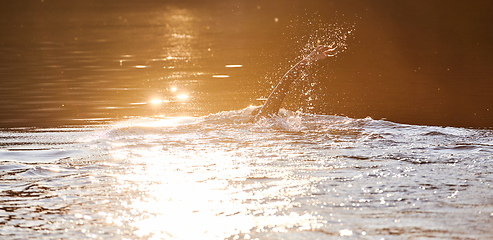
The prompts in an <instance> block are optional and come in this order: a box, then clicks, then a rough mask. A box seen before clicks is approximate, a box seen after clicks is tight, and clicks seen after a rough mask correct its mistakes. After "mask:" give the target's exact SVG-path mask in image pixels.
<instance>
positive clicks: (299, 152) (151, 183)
mask: <svg viewBox="0 0 493 240" xmlns="http://www.w3.org/2000/svg"><path fill="white" fill-rule="evenodd" d="M252 110H253V107H249V108H246V109H243V110H239V111H227V112H220V113H217V114H211V115H208V116H204V117H185V118H169V117H156V118H135V119H128V120H125V121H120V122H116V123H114V124H109V125H102V126H97V127H92V126H91V127H78V128H56V129H23V130H12V131H4V132H2V133H1V136H0V138H1V145H2V150H1V152H0V158H1V159H2V162H1V168H2V175H1V177H0V181H1V196H0V201H1V203H2V204H1V210H0V212H1V214H0V216H1V217H0V223H1V225H2V227H1V228H0V234H1V235H2V237H4V238H11V239H15V238H19V239H25V238H38V239H39V238H41V239H43V238H60V237H69V238H77V239H84V238H96V239H121V238H130V239H136V238H144V239H147V238H156V239H238V238H239V239H255V238H259V239H325V238H327V237H333V238H337V237H340V238H346V237H349V238H350V239H359V238H362V239H381V238H385V239H387V238H391V239H410V238H417V239H420V238H444V239H452V238H458V239H486V238H489V237H490V236H491V234H492V233H493V232H492V230H491V224H492V221H493V202H492V199H493V191H492V190H493V189H492V188H493V175H492V173H493V157H492V156H493V154H492V153H493V132H492V131H491V130H473V129H464V128H451V127H447V128H444V127H429V126H415V125H403V124H396V123H392V122H388V121H381V120H373V119H370V118H366V119H351V118H346V117H337V116H330V115H312V114H303V113H300V112H290V111H286V110H283V111H281V116H279V117H276V118H274V119H266V120H264V121H261V122H259V123H249V122H248V120H249V118H250V115H249V113H250V112H251V111H252Z"/></svg>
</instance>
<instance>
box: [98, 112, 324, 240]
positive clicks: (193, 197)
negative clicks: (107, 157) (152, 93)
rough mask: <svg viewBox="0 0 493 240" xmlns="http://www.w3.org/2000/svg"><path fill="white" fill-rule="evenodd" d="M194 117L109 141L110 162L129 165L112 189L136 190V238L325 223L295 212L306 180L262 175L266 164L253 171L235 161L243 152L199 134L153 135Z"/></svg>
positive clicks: (132, 207)
mask: <svg viewBox="0 0 493 240" xmlns="http://www.w3.org/2000/svg"><path fill="white" fill-rule="evenodd" d="M199 119H200V118H167V119H162V120H159V121H144V122H141V123H135V125H133V126H134V127H139V128H142V127H146V128H149V129H148V130H149V131H145V134H143V135H138V136H132V137H128V139H124V140H122V141H115V142H114V144H113V146H112V150H111V155H112V156H113V158H114V159H115V160H122V161H128V162H129V164H130V166H132V167H131V170H130V171H129V172H130V173H126V174H121V175H118V176H116V177H117V178H118V182H119V183H121V184H120V185H119V186H117V187H118V188H119V190H120V191H121V192H132V191H131V190H129V189H138V192H139V194H137V195H135V196H132V197H131V201H130V202H128V203H126V204H128V208H129V210H128V211H129V212H130V213H132V214H133V216H134V217H133V218H131V219H129V220H128V221H129V225H130V226H132V227H134V228H135V229H138V230H135V232H134V234H136V235H138V236H140V237H144V236H147V237H151V236H152V238H157V239H161V238H163V239H169V238H173V239H224V238H228V237H232V236H236V237H237V238H239V237H241V238H246V237H247V236H248V237H250V236H253V237H254V236H255V234H256V233H262V232H266V231H272V232H281V233H282V232H287V231H304V230H313V229H316V228H319V227H321V226H322V225H323V221H322V219H320V217H318V216H316V215H312V214H310V213H306V212H296V211H295V209H296V206H297V205H298V203H296V202H295V201H294V197H293V196H300V195H303V193H304V192H305V191H306V186H307V185H309V180H303V179H290V177H289V175H290V174H291V173H290V172H287V171H279V170H270V172H271V173H270V176H269V178H265V177H262V173H263V172H265V171H266V168H269V167H267V166H263V167H262V169H259V167H252V165H251V160H249V159H248V158H245V157H239V156H238V155H239V154H241V151H243V150H239V151H236V152H235V151H231V149H233V147H234V146H231V148H228V147H217V146H213V145H210V146H204V145H201V144H199V142H200V141H201V140H200V139H201V138H203V137H207V138H209V136H201V134H200V133H193V132H190V133H186V134H179V135H174V134H171V133H170V134H168V135H167V134H162V133H154V132H153V131H152V130H153V129H156V130H157V129H160V128H166V127H171V128H173V127H176V126H179V125H180V124H182V123H193V122H196V121H200V120H199ZM127 127H128V126H127ZM157 132H159V131H157ZM194 141H197V144H194ZM141 146H144V147H141ZM272 173H274V176H272ZM258 176H260V177H258ZM107 220H108V221H111V222H114V223H115V224H116V223H117V222H115V221H117V220H115V219H110V218H108V219H107ZM121 221H122V220H120V222H121Z"/></svg>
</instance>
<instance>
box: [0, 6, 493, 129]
mask: <svg viewBox="0 0 493 240" xmlns="http://www.w3.org/2000/svg"><path fill="white" fill-rule="evenodd" d="M1 9H2V10H1V11H2V16H1V17H0V32H1V33H2V34H1V36H0V53H1V54H0V80H1V83H0V84H1V88H0V91H1V92H0V112H1V117H0V126H1V127H20V126H58V125H67V124H87V123H90V122H96V123H97V122H104V121H106V120H112V119H119V118H122V117H125V116H153V115H156V114H162V115H166V116H178V115H179V116H200V115H203V114H208V113H214V112H218V111H221V110H232V109H241V108H244V107H246V106H248V105H250V104H254V105H259V104H261V101H260V102H259V101H258V100H256V99H258V98H263V97H266V96H267V95H268V93H269V92H270V88H271V87H272V86H273V85H274V84H275V83H276V82H277V81H278V79H279V78H280V76H281V75H282V74H283V73H284V72H285V71H286V70H287V69H289V67H290V65H291V64H293V63H294V62H296V61H297V60H299V59H300V58H301V57H302V56H303V54H306V52H307V51H309V48H310V46H313V44H314V43H316V41H317V40H320V41H322V42H321V43H327V42H328V41H329V39H330V38H331V37H334V36H333V35H334V32H335V31H340V32H342V31H344V32H345V35H347V36H346V37H347V40H346V43H347V46H348V51H346V52H345V53H344V54H340V55H338V56H337V59H336V60H331V62H328V63H323V64H320V65H321V66H318V72H319V73H318V74H314V75H312V76H309V78H311V79H309V80H308V81H309V82H311V83H313V85H316V86H314V87H312V90H311V92H310V93H309V94H306V92H305V94H306V95H303V94H299V93H300V92H302V91H303V89H304V88H303V87H299V89H298V90H299V91H298V92H297V91H293V92H294V93H293V95H292V96H294V97H295V98H300V99H301V100H307V99H309V100H310V101H299V100H300V99H295V100H291V101H287V104H286V106H287V108H288V109H292V110H300V109H302V110H303V111H305V112H313V113H323V114H336V115H343V116H349V117H363V118H364V117H367V116H370V117H372V118H374V119H381V118H386V119H388V120H392V121H396V122H402V123H412V124H428V125H441V126H463V127H491V123H492V122H493V113H492V111H493V110H491V108H492V106H491V104H492V103H493V99H492V98H493V97H492V95H493V94H491V93H492V90H493V87H492V86H493V83H492V81H493V79H492V76H493V75H492V71H493V70H492V68H491V63H492V62H493V61H492V51H493V49H492V45H491V42H492V40H493V36H492V33H491V31H490V30H491V22H492V19H491V18H492V17H491V14H490V10H491V9H492V7H491V3H490V2H489V1H472V2H454V3H451V2H449V1H433V2H428V1H400V2H394V1H379V2H374V1H302V2H299V1H282V2H279V1H267V2H264V1H208V2H207V3H205V2H200V1H164V2H163V1H145V2H141V3H138V4H137V3H134V2H132V1H118V2H116V1H102V2H101V1H72V2H64V1H22V2H3V3H1ZM177 96H180V97H179V98H178V99H177V98H176V97H177ZM315 96H316V97H315ZM310 97H311V98H310ZM156 99H161V100H166V102H165V104H160V105H157V104H149V103H150V101H152V100H156ZM307 102H309V103H307Z"/></svg>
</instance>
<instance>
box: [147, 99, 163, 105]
mask: <svg viewBox="0 0 493 240" xmlns="http://www.w3.org/2000/svg"><path fill="white" fill-rule="evenodd" d="M162 102H163V101H162V100H161V99H153V100H151V101H150V103H152V104H161V103H162Z"/></svg>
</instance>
